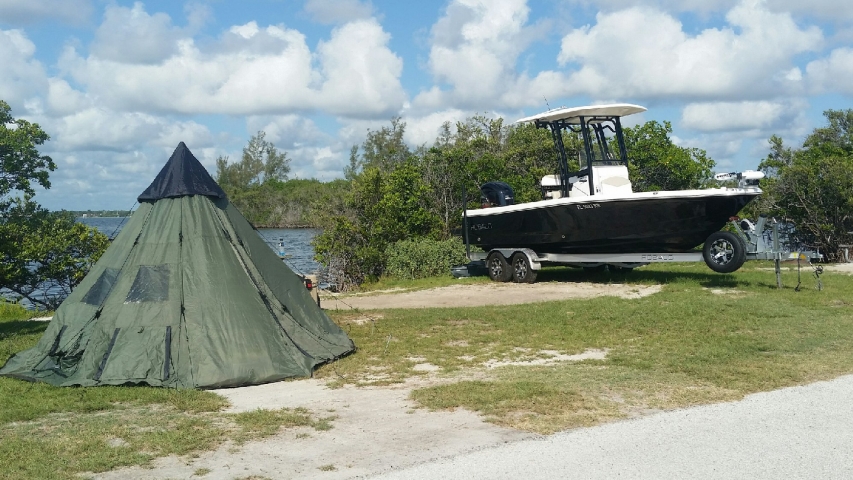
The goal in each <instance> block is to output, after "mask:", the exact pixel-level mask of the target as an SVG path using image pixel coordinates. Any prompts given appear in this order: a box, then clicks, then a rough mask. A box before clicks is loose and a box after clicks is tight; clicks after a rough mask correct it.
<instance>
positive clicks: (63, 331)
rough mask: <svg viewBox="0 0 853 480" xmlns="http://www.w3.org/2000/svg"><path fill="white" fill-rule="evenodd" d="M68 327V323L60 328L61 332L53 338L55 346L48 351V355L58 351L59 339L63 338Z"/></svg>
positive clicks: (50, 355)
mask: <svg viewBox="0 0 853 480" xmlns="http://www.w3.org/2000/svg"><path fill="white" fill-rule="evenodd" d="M67 328H68V325H63V326H62V328H60V329H59V333H58V334H56V338H55V339H54V340H53V346H52V347H50V351H49V352H47V356H48V357H52V356H54V355H56V351H57V350H58V349H59V341H60V340H62V334H63V333H65V329H67Z"/></svg>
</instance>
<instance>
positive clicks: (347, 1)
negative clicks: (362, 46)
mask: <svg viewBox="0 0 853 480" xmlns="http://www.w3.org/2000/svg"><path fill="white" fill-rule="evenodd" d="M305 11H306V12H307V13H308V14H309V15H310V16H311V18H312V19H313V20H314V21H315V22H318V23H325V24H329V23H346V22H350V21H353V20H363V19H366V18H370V17H371V16H373V11H374V9H373V4H372V3H371V2H370V1H367V2H361V1H359V0H308V1H307V2H305Z"/></svg>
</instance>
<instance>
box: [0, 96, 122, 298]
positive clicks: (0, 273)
mask: <svg viewBox="0 0 853 480" xmlns="http://www.w3.org/2000/svg"><path fill="white" fill-rule="evenodd" d="M49 138H50V137H49V136H48V135H47V133H45V132H44V131H43V130H42V129H41V127H39V125H38V124H36V123H30V122H27V121H26V120H21V119H14V118H13V117H12V115H11V109H10V108H9V105H8V104H7V103H6V102H3V101H2V100H0V289H7V290H10V291H12V292H14V293H16V294H18V295H20V296H21V297H24V298H26V299H28V300H29V301H30V302H32V303H34V304H36V305H40V306H42V307H46V308H56V306H58V305H59V303H60V302H61V301H62V300H63V299H64V298H65V297H66V296H68V294H69V293H70V292H71V289H73V288H74V287H75V286H76V285H77V284H78V283H79V282H80V281H81V280H82V279H83V277H84V276H85V275H86V273H87V272H88V271H89V268H90V267H91V266H92V265H93V264H94V263H95V262H96V261H97V260H98V258H100V256H101V254H102V253H103V252H104V250H106V248H107V245H108V240H107V237H106V236H105V235H103V234H101V233H99V232H98V231H97V230H96V229H94V228H90V227H87V226H85V225H83V224H80V223H77V222H75V220H74V217H73V215H71V214H68V213H62V212H60V213H56V212H48V211H47V210H45V209H44V208H42V207H41V206H40V205H39V204H38V203H36V202H35V201H33V195H34V194H35V190H34V188H33V183H36V184H38V185H40V186H42V187H43V188H50V181H49V178H48V177H49V174H50V172H52V171H54V170H55V169H56V165H55V164H54V163H53V160H51V158H50V157H48V156H46V155H40V154H39V151H38V146H40V145H43V144H44V142H46V141H47V140H48V139H49ZM16 192H17V193H22V194H23V197H18V196H14V194H15V193H16Z"/></svg>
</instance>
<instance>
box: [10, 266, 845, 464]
mask: <svg viewBox="0 0 853 480" xmlns="http://www.w3.org/2000/svg"><path fill="white" fill-rule="evenodd" d="M771 266H772V264H769V263H760V262H750V263H748V264H747V266H745V267H744V268H743V269H742V270H741V271H738V272H736V273H735V274H732V275H718V274H714V273H711V272H709V271H708V270H707V269H706V268H705V267H704V266H703V265H698V264H669V265H657V266H648V267H643V268H640V269H637V270H636V271H634V272H631V273H628V274H621V275H611V274H609V273H608V272H599V273H593V274H590V273H587V272H583V271H580V270H573V269H563V268H556V269H546V270H543V271H542V272H541V273H540V276H539V278H540V280H539V281H543V282H548V281H551V282H561V284H565V286H566V288H571V286H572V283H573V282H578V281H592V282H596V283H600V284H606V283H625V282H630V283H632V284H638V285H662V286H663V289H662V291H661V292H660V293H657V294H654V295H651V296H648V297H644V298H641V299H636V300H622V299H619V298H615V297H600V298H594V299H588V300H577V299H575V300H570V301H558V302H543V303H536V304H528V305H517V306H494V307H478V308H450V309H413V310H402V309H389V310H385V311H382V312H380V313H379V314H375V313H371V314H370V316H371V318H373V319H374V321H372V322H367V323H357V322H356V319H363V318H364V317H365V315H364V314H362V313H361V312H345V311H338V312H335V311H329V314H330V315H332V316H333V318H334V319H335V320H336V321H338V323H340V324H341V325H343V326H344V327H345V328H346V329H347V331H348V332H349V334H350V336H351V337H352V338H353V339H354V340H355V342H356V344H357V345H358V347H359V350H358V352H357V353H355V354H353V355H350V356H348V357H346V358H344V359H342V360H340V361H338V362H335V363H333V364H330V365H327V366H324V367H323V368H322V369H320V370H319V371H318V372H317V376H319V377H326V378H327V379H329V381H330V382H332V383H333V384H343V383H352V384H357V385H382V384H391V383H399V382H404V381H406V380H407V379H412V378H421V379H425V380H426V382H425V384H426V385H429V386H426V387H423V388H418V389H416V390H414V391H413V393H412V398H414V399H415V400H416V401H417V402H419V403H420V405H422V406H423V407H425V408H431V409H452V408H460V407H461V408H467V409H470V410H473V411H477V412H480V413H481V414H482V415H483V416H484V417H485V418H486V419H487V420H488V421H491V422H494V423H496V424H499V425H503V426H507V427H513V428H520V429H524V430H528V431H534V432H541V433H550V432H554V431H558V430H563V429H566V428H572V427H577V426H586V425H595V424H599V423H602V422H606V421H610V420H613V419H618V418H625V417H630V416H634V415H641V414H644V413H646V412H649V411H656V410H667V409H673V408H679V407H684V406H689V405H697V404H703V403H709V402H718V401H725V400H734V399H738V398H741V397H743V396H744V395H746V394H749V393H753V392H757V391H763V390H770V389H775V388H780V387H785V386H790V385H797V384H802V383H808V382H812V381H816V380H823V379H830V378H833V377H836V376H838V375H842V374H846V373H850V372H853V300H851V299H853V276H847V275H841V274H832V273H828V274H826V275H824V282H823V285H824V289H823V290H822V291H817V290H816V289H815V288H814V286H815V282H814V279H813V278H812V277H811V275H810V271H808V270H805V271H804V272H803V276H802V281H803V287H804V288H803V289H802V290H801V291H798V292H797V291H794V288H793V287H794V286H795V285H796V284H797V274H796V272H795V271H793V270H791V269H790V267H786V269H785V271H784V276H783V281H784V284H785V288H783V289H777V288H776V283H775V276H774V274H773V272H772V269H770V270H768V268H771ZM460 281H464V282H469V283H470V282H486V281H487V280H485V279H482V278H478V279H466V280H454V279H452V278H449V277H448V278H442V279H430V280H428V281H417V282H387V283H382V282H380V284H377V285H376V288H377V289H388V288H407V289H420V288H429V287H433V286H444V285H457V284H459V282H460ZM29 315H31V314H30V313H28V312H26V311H24V310H22V309H21V308H20V307H17V306H10V305H8V304H0V363H4V362H5V361H6V359H7V358H8V357H9V356H10V355H12V354H13V353H15V352H17V351H20V350H23V349H25V348H28V347H30V346H32V345H33V344H35V342H36V341H37V340H38V338H39V337H40V336H41V334H42V332H43V331H44V329H45V327H46V325H47V324H46V323H43V322H31V321H27V320H26V319H27V318H29ZM589 349H600V350H603V351H606V352H607V356H606V357H605V358H604V359H603V360H585V361H582V362H571V363H570V362H561V363H556V364H552V365H543V366H530V365H510V366H503V367H499V368H493V369H488V368H486V367H485V366H484V364H485V363H486V362H488V361H490V360H499V361H525V360H532V359H537V358H540V359H541V358H547V357H548V356H549V355H550V354H549V353H548V351H556V352H559V353H563V354H575V353H581V352H584V351H586V350H589ZM425 364H429V365H431V366H437V367H440V370H439V371H438V373H431V372H429V371H428V370H429V369H423V368H417V367H423V366H424V365H425ZM0 405H2V408H0V438H2V441H0V465H3V468H0V479H6V478H10V479H11V478H16V479H18V478H23V479H27V478H34V479H35V478H38V479H66V478H77V477H78V476H79V474H80V473H85V472H102V471H107V470H111V469H114V468H118V467H121V466H127V465H147V464H148V463H149V462H150V461H151V460H152V459H154V458H157V457H159V456H164V455H173V454H174V455H191V454H194V453H196V452H201V451H208V450H211V449H215V448H216V447H218V446H220V445H222V444H223V443H225V442H232V443H235V444H240V443H243V442H247V441H250V440H253V439H259V438H263V437H266V436H269V435H273V434H275V433H276V432H278V431H280V429H281V428H287V427H295V426H302V427H308V428H313V429H314V430H315V431H323V430H327V429H329V428H331V425H332V422H333V421H334V418H335V417H334V415H333V414H330V415H329V416H326V417H322V416H321V417H318V416H317V415H316V414H314V413H312V412H309V411H307V410H302V409H296V410H259V411H254V412H246V413H240V414H228V413H224V412H223V411H222V409H223V408H224V407H225V406H226V402H225V400H223V399H222V398H221V397H219V396H217V395H215V394H213V393H212V392H206V391H194V390H181V391H175V390H167V389H157V388H147V387H97V388H56V387H51V386H49V385H46V384H40V383H26V382H22V381H18V380H13V379H8V378H0ZM327 413H331V412H327ZM305 435H307V434H305ZM324 467H328V468H329V471H331V469H333V468H335V466H334V465H327V466H324ZM207 473H209V472H207V471H205V470H204V469H200V470H197V474H196V475H197V476H199V477H201V476H203V475H206V474H207Z"/></svg>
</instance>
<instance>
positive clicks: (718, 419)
mask: <svg viewBox="0 0 853 480" xmlns="http://www.w3.org/2000/svg"><path fill="white" fill-rule="evenodd" d="M852 398H853V375H851V376H845V377H840V378H838V379H835V380H832V381H827V382H819V383H814V384H811V385H806V386H800V387H792V388H786V389H782V390H776V391H772V392H764V393H757V394H754V395H749V396H748V397H746V398H745V399H743V400H741V401H738V402H731V403H723V404H715V405H707V406H702V407H695V408H689V409H684V410H677V411H672V412H666V413H661V414H656V415H651V416H648V417H642V418H638V419H635V420H628V421H622V422H617V423H612V424H608V425H603V426H600V427H592V428H585V429H578V430H573V431H569V432H565V433H561V434H556V435H552V436H549V437H545V438H542V439H531V440H523V441H518V442H513V443H509V444H504V445H501V446H497V447H494V448H487V449H482V450H478V451H475V452H472V453H467V454H462V455H458V456H455V457H450V458H445V459H442V460H439V461H435V462H430V463H424V464H421V465H416V466H414V467H411V468H407V469H403V470H399V471H394V472H390V473H387V474H384V475H380V476H376V477H371V478H374V479H386V480H388V479H436V478H454V479H490V480H494V479H518V478H539V479H541V478H554V479H556V478H559V479H572V478H582V479H599V478H600V479H613V478H630V479H662V478H679V479H722V478H725V479H741V478H742V479H780V478H785V479H792V478H795V479H796V478H802V479H814V478H821V479H832V478H838V479H842V478H844V479H849V478H853V402H851V399H852Z"/></svg>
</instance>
